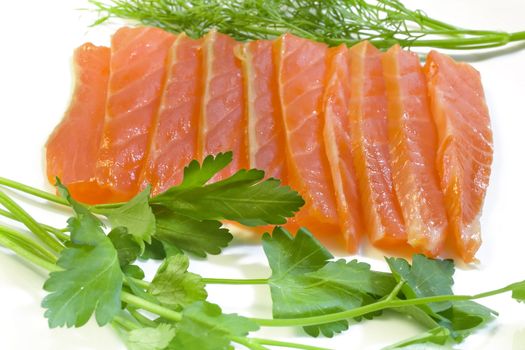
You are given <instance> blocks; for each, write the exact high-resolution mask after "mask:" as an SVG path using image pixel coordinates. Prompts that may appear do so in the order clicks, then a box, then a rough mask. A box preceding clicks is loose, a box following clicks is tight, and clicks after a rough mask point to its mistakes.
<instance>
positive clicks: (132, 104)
mask: <svg viewBox="0 0 525 350" xmlns="http://www.w3.org/2000/svg"><path fill="white" fill-rule="evenodd" d="M174 40H175V36H174V35H173V34H169V33H167V32H165V31H163V30H161V29H157V28H151V27H138V28H121V29H119V30H118V31H117V32H116V33H115V34H114V35H113V37H112V40H111V66H110V76H109V87H108V97H107V104H106V119H105V124H104V131H103V138H102V143H101V147H100V152H99V158H98V163H97V179H98V181H99V182H100V183H101V184H104V185H107V186H108V187H110V188H111V189H112V191H113V195H112V198H111V200H110V201H124V200H128V199H130V198H131V197H133V195H135V194H136V193H137V192H138V191H139V177H140V175H141V172H142V168H143V166H144V163H145V159H146V156H147V151H148V147H149V143H150V130H151V127H152V125H154V124H155V123H156V115H157V112H158V108H159V104H160V98H161V95H162V89H163V85H164V77H165V69H166V58H167V56H168V52H169V49H170V47H171V45H172V44H173V42H174Z"/></svg>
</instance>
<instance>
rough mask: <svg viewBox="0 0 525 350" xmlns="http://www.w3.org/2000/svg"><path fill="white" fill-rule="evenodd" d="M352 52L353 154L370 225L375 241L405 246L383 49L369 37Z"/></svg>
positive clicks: (368, 230) (364, 209) (351, 115)
mask: <svg viewBox="0 0 525 350" xmlns="http://www.w3.org/2000/svg"><path fill="white" fill-rule="evenodd" d="M349 54H350V88H351V91H352V94H351V96H350V106H349V110H350V114H349V117H350V132H351V135H352V155H353V158H354V165H355V168H356V174H357V179H358V184H359V190H360V195H361V202H362V208H363V211H364V213H363V214H364V216H363V217H364V220H365V226H366V230H367V233H368V236H369V238H370V241H371V242H372V243H373V244H374V245H377V246H381V247H387V248H391V247H394V246H402V245H404V244H406V239H407V235H406V231H405V227H404V222H403V217H402V215H401V209H400V206H399V202H398V201H397V198H396V194H395V191H394V187H393V183H392V169H391V168H390V150H389V144H388V126H387V125H388V124H387V99H386V92H385V82H384V78H383V69H382V66H381V57H382V54H381V52H380V51H379V50H378V49H376V48H375V47H374V46H373V45H372V44H370V43H369V42H367V41H364V42H361V43H359V44H357V45H355V46H353V47H352V48H351V49H350V50H349Z"/></svg>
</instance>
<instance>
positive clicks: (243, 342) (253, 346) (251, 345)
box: [231, 337, 268, 350]
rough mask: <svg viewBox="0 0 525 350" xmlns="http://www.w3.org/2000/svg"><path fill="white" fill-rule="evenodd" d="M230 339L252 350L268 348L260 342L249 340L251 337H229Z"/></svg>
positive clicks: (265, 349) (266, 349)
mask: <svg viewBox="0 0 525 350" xmlns="http://www.w3.org/2000/svg"><path fill="white" fill-rule="evenodd" d="M231 339H232V340H233V341H234V342H236V343H237V344H241V345H244V346H245V347H247V348H248V349H252V350H268V348H266V347H264V346H262V345H261V344H259V343H257V342H254V341H251V339H249V338H246V337H231Z"/></svg>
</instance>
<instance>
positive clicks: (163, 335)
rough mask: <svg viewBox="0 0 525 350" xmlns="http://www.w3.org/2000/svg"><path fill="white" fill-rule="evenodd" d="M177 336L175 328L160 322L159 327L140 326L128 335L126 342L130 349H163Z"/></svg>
mask: <svg viewBox="0 0 525 350" xmlns="http://www.w3.org/2000/svg"><path fill="white" fill-rule="evenodd" d="M174 337H175V329H174V328H173V326H171V325H169V324H164V323H162V324H159V325H158V326H157V327H155V328H153V327H145V328H138V329H134V330H132V331H130V332H129V333H128V334H127V335H126V343H127V344H128V348H129V349H130V350H162V349H166V348H167V347H168V345H170V343H171V341H172V339H173V338H174Z"/></svg>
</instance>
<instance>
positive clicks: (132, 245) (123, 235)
mask: <svg viewBox="0 0 525 350" xmlns="http://www.w3.org/2000/svg"><path fill="white" fill-rule="evenodd" d="M108 238H109V239H110V240H111V243H113V246H114V247H115V249H116V250H117V254H118V260H119V264H120V266H121V267H122V268H123V267H125V266H128V265H129V264H131V263H132V262H134V261H135V260H137V258H138V256H139V254H140V246H139V244H138V243H137V242H136V241H135V239H134V238H133V236H131V235H130V234H129V233H128V230H127V229H126V228H125V227H122V226H120V227H116V228H114V229H113V230H111V232H110V233H109V234H108Z"/></svg>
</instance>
